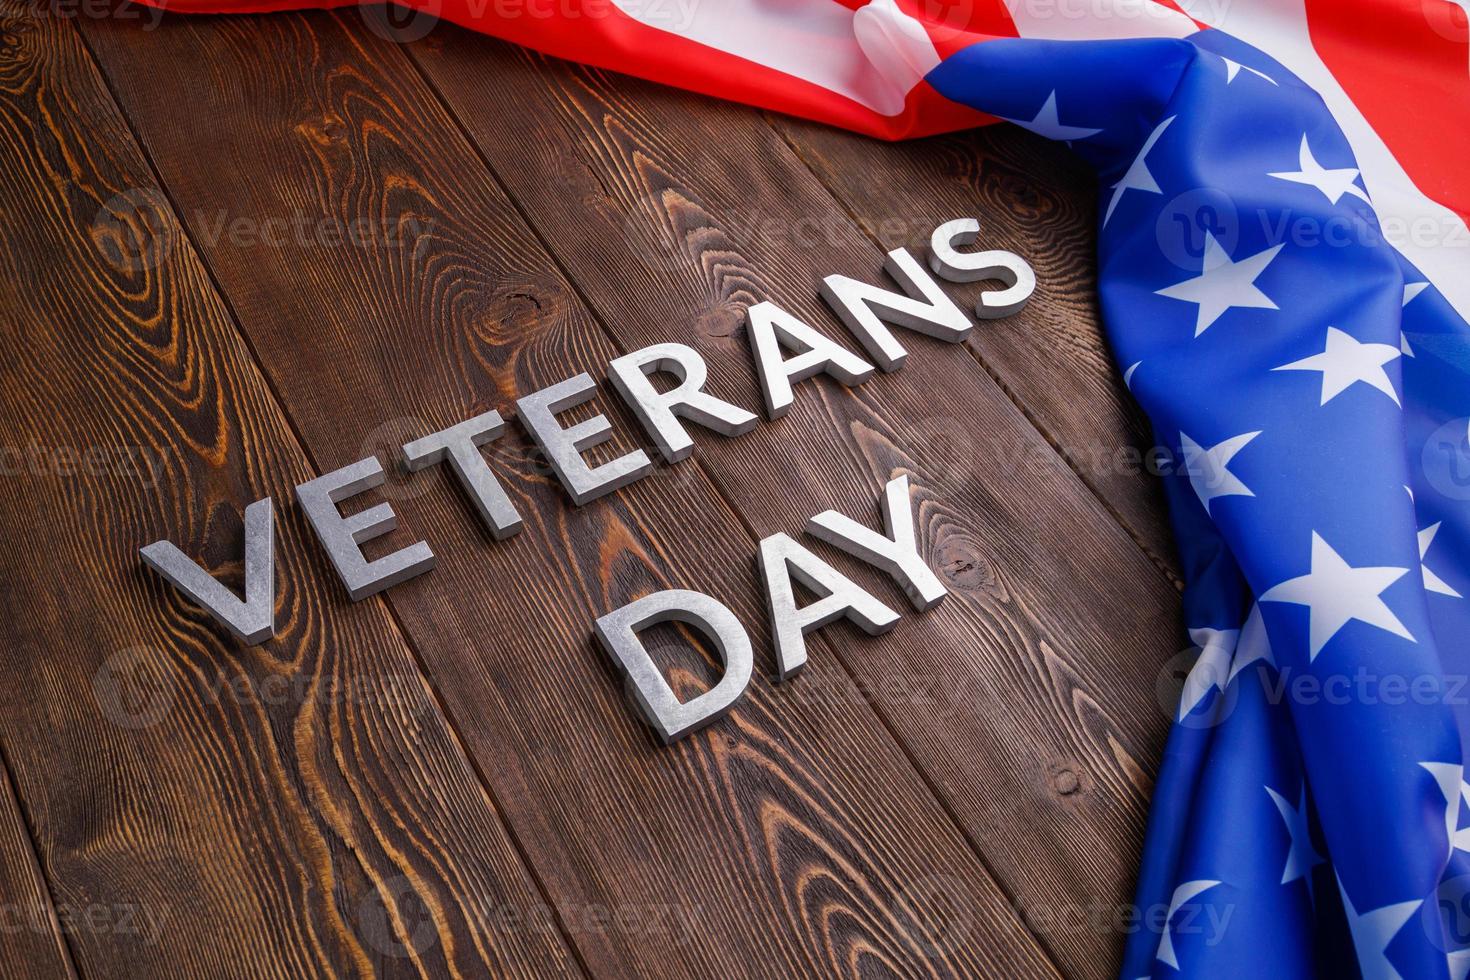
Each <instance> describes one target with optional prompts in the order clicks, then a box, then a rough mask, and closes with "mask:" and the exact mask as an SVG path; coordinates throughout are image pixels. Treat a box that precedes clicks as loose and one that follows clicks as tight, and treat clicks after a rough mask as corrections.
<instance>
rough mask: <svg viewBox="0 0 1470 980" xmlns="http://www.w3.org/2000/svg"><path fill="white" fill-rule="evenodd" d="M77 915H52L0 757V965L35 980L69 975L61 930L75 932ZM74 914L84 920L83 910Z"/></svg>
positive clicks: (65, 912)
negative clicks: (79, 913)
mask: <svg viewBox="0 0 1470 980" xmlns="http://www.w3.org/2000/svg"><path fill="white" fill-rule="evenodd" d="M77 911H79V910H75V909H65V908H64V909H63V910H62V914H61V915H60V916H58V915H57V912H56V906H55V905H54V904H52V901H51V893H50V891H49V890H48V888H47V886H46V879H45V878H43V877H42V876H41V868H40V866H39V865H38V864H37V862H36V852H35V849H34V846H33V845H32V843H31V838H30V834H29V833H28V832H27V831H26V826H25V817H24V816H23V815H22V814H21V812H20V806H19V804H18V803H17V802H16V799H15V790H14V788H13V787H12V786H11V784H10V770H9V769H8V768H7V767H6V766H5V760H4V759H0V963H3V964H5V965H6V966H7V967H9V968H11V969H22V968H23V969H24V970H25V972H26V975H28V976H31V977H36V978H42V977H75V976H76V969H75V968H74V967H73V965H72V961H71V951H70V950H68V949H67V948H66V939H65V937H64V936H63V935H62V929H63V923H64V924H65V926H66V927H68V928H75V926H76V922H77V916H76V913H77ZM80 911H81V912H82V921H83V922H85V921H86V919H85V916H86V912H87V910H80Z"/></svg>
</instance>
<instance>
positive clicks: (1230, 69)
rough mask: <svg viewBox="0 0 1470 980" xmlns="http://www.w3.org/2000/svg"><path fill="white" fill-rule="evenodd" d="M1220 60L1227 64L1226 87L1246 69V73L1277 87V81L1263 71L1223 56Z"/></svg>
mask: <svg viewBox="0 0 1470 980" xmlns="http://www.w3.org/2000/svg"><path fill="white" fill-rule="evenodd" d="M1220 60H1221V61H1223V62H1225V84H1226V85H1229V84H1230V83H1231V82H1233V81H1235V76H1236V75H1239V74H1240V70H1241V69H1242V68H1244V69H1245V70H1246V71H1248V72H1250V73H1251V74H1252V75H1255V76H1257V77H1258V78H1264V79H1265V80H1266V81H1268V82H1270V83H1271V84H1272V85H1275V84H1276V79H1274V78H1272V77H1271V76H1270V75H1267V74H1266V73H1265V72H1263V71H1257V70H1256V69H1254V68H1252V67H1250V66H1249V65H1242V64H1241V63H1240V62H1238V61H1231V60H1230V59H1229V58H1226V57H1224V56H1223V55H1222V56H1221V58H1220Z"/></svg>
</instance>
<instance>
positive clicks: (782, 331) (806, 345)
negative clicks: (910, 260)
mask: <svg viewBox="0 0 1470 980" xmlns="http://www.w3.org/2000/svg"><path fill="white" fill-rule="evenodd" d="M746 316H747V317H748V318H749V334H750V345H751V350H752V352H753V353H754V354H755V373H756V375H757V376H759V378H760V383H761V393H762V394H763V395H764V396H765V400H766V417H767V418H770V419H778V418H780V417H781V416H783V415H785V414H786V413H787V412H788V411H789V410H790V409H791V384H792V382H794V381H805V380H806V379H807V378H810V377H812V376H813V375H817V374H822V373H824V372H825V373H826V374H829V375H831V376H832V377H833V378H836V379H837V380H838V381H840V382H842V383H843V384H845V385H847V386H848V387H849V388H851V387H853V386H855V385H860V384H862V383H863V382H864V381H866V380H868V378H870V377H872V376H873V365H871V364H869V363H868V362H867V361H865V360H863V359H862V358H861V357H858V356H857V355H856V354H854V353H852V352H851V351H849V350H847V348H845V347H843V346H842V345H840V344H838V343H837V342H836V341H834V340H831V339H829V338H827V337H824V336H823V335H822V334H820V333H818V332H817V331H815V330H813V329H812V328H811V327H809V326H807V325H806V324H805V323H802V322H801V321H800V320H798V319H797V318H796V317H794V316H792V315H791V314H790V313H787V312H786V311H785V310H783V309H781V307H779V306H777V305H776V304H775V303H771V302H764V303H757V304H756V305H754V306H752V307H751V308H750V309H749V310H747V311H746ZM782 347H784V348H786V349H787V350H793V351H797V352H798V353H797V355H796V356H795V357H792V358H787V359H784V360H783V359H782V357H781V348H782Z"/></svg>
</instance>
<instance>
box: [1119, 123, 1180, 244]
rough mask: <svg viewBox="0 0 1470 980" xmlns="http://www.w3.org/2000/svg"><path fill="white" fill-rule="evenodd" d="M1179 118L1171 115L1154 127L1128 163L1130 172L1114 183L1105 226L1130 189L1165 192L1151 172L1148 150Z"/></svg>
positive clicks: (1153, 192) (1151, 192) (1156, 192)
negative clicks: (1147, 159) (1136, 154)
mask: <svg viewBox="0 0 1470 980" xmlns="http://www.w3.org/2000/svg"><path fill="white" fill-rule="evenodd" d="M1177 118H1179V117H1178V116H1170V117H1169V118H1168V119H1165V120H1164V121H1163V122H1161V123H1159V124H1158V125H1157V126H1155V127H1154V131H1153V132H1152V133H1149V134H1148V139H1146V140H1144V141H1143V149H1141V150H1139V151H1138V156H1136V157H1134V158H1133V162H1132V163H1131V164H1129V165H1128V172H1127V173H1125V174H1124V175H1123V179H1122V180H1120V181H1118V182H1117V183H1116V184H1114V185H1113V196H1112V198H1111V199H1110V200H1109V201H1108V210H1107V212H1106V213H1105V214H1104V215H1103V219H1102V223H1103V227H1107V223H1108V219H1109V218H1111V217H1112V216H1113V209H1114V208H1116V207H1117V206H1118V202H1119V201H1120V200H1122V199H1123V195H1124V194H1125V193H1127V192H1128V191H1147V192H1148V193H1150V194H1162V193H1164V191H1163V188H1161V187H1159V182H1158V181H1156V180H1154V175H1153V174H1152V173H1150V172H1149V169H1148V163H1147V161H1146V160H1145V157H1147V156H1148V151H1149V150H1152V149H1153V148H1154V144H1155V143H1157V142H1158V141H1159V137H1160V136H1162V135H1163V134H1164V130H1166V129H1168V128H1169V124H1170V123H1171V122H1173V121H1174V120H1175V119H1177Z"/></svg>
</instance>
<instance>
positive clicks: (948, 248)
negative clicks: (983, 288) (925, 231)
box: [929, 218, 1036, 320]
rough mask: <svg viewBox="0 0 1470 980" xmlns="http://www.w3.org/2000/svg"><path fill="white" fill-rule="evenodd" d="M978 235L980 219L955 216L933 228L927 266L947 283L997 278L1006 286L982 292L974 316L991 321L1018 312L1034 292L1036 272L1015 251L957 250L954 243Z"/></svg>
mask: <svg viewBox="0 0 1470 980" xmlns="http://www.w3.org/2000/svg"><path fill="white" fill-rule="evenodd" d="M979 235H980V222H978V221H976V220H975V219H974V218H956V219H954V220H953V221H946V222H945V223H944V224H942V225H940V226H939V227H938V228H935V229H934V234H933V235H932V236H931V237H930V239H929V247H930V249H931V252H930V254H929V268H931V269H933V270H934V272H935V274H936V275H938V276H940V277H942V278H944V279H947V280H949V281H950V282H979V281H981V280H983V279H998V280H1000V281H1001V282H1003V283H1005V284H1006V288H1005V289H1000V290H992V291H991V292H987V293H981V294H980V301H979V302H978V303H976V304H975V315H976V316H978V317H980V318H981V319H982V320H994V319H998V318H999V317H1003V316H1010V315H1011V314H1012V313H1016V312H1018V311H1019V310H1020V309H1021V308H1022V307H1023V306H1025V305H1026V301H1027V300H1029V299H1030V298H1031V294H1032V293H1034V292H1036V272H1035V271H1034V270H1033V269H1032V268H1031V264H1030V263H1029V262H1027V261H1026V260H1025V259H1023V258H1021V257H1020V256H1019V255H1017V254H1016V253H1015V252H1006V251H1002V250H1000V249H995V250H993V251H988V252H968V253H966V252H957V251H955V246H956V245H971V244H973V243H974V241H975V239H976V238H977V237H979Z"/></svg>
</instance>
